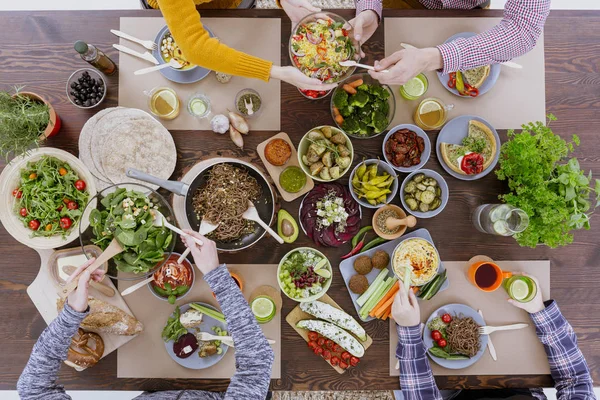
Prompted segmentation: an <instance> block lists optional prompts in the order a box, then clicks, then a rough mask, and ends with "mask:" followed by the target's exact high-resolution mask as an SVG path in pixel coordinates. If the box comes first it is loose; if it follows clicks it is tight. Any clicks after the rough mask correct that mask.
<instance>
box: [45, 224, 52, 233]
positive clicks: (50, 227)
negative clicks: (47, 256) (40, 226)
mask: <svg viewBox="0 0 600 400" xmlns="http://www.w3.org/2000/svg"><path fill="white" fill-rule="evenodd" d="M44 230H45V231H46V232H50V231H51V230H52V224H48V225H46V227H45V228H44Z"/></svg>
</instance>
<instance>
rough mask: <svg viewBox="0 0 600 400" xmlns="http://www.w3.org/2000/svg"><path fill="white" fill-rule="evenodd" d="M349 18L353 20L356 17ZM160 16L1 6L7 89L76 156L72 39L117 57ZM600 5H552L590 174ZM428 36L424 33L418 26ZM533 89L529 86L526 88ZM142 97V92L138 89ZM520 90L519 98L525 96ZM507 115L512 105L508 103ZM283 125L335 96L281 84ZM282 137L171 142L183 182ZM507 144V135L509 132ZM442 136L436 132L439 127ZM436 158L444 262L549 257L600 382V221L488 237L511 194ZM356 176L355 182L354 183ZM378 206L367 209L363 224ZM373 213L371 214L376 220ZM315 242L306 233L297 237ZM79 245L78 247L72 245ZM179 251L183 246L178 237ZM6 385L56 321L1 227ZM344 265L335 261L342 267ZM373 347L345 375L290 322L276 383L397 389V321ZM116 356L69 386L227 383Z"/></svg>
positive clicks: (83, 116)
mask: <svg viewBox="0 0 600 400" xmlns="http://www.w3.org/2000/svg"><path fill="white" fill-rule="evenodd" d="M385 13H386V15H387V16H394V17H396V16H397V17H425V16H427V17H431V16H440V17H453V16H461V17H462V16H465V15H466V16H473V17H478V16H493V17H498V16H501V15H502V13H501V12H500V11H473V12H458V11H447V12H442V11H403V10H386V11H385ZM340 14H342V15H344V16H346V17H350V16H351V14H352V12H351V11H349V10H346V11H342V12H340ZM157 15H159V14H158V13H157V12H153V11H94V12H11V13H8V12H6V13H0V32H2V35H1V36H2V45H0V87H1V88H2V89H8V88H9V87H10V86H12V85H22V84H26V85H27V86H28V88H29V89H31V90H33V91H35V92H38V93H40V94H42V95H45V96H47V97H48V98H49V99H50V100H51V102H52V104H53V105H54V106H55V108H56V109H57V111H58V113H59V114H60V116H61V117H62V119H63V127H62V130H61V132H60V133H59V135H58V136H56V137H55V138H52V139H51V140H49V141H48V143H47V145H49V146H55V147H59V148H61V149H64V150H67V151H69V152H71V153H73V154H75V155H77V154H78V151H77V138H78V135H79V131H80V129H81V127H82V125H83V124H84V122H85V121H86V120H87V119H88V118H89V117H91V116H92V115H93V114H94V113H95V112H97V111H98V110H94V111H82V110H79V109H77V108H75V107H74V106H72V105H71V104H70V103H69V101H68V100H67V98H66V95H65V83H66V80H67V78H68V77H69V74H70V73H71V72H72V71H73V70H75V69H77V68H81V67H83V66H85V63H83V62H82V61H81V60H80V59H79V56H78V54H77V53H76V52H75V51H74V50H73V42H74V41H76V40H78V39H82V40H86V41H89V42H90V43H93V44H96V45H98V46H99V47H100V48H101V49H103V50H107V51H108V53H109V55H110V56H111V57H113V59H115V60H118V55H117V54H116V53H115V51H114V50H113V49H112V47H111V44H112V43H116V42H117V40H116V39H115V37H114V36H113V35H112V34H110V33H109V29H111V28H112V29H118V28H119V17H121V16H157ZM203 15H205V16H210V17H219V16H228V17H231V16H240V17H242V16H243V17H283V16H284V15H283V13H282V12H280V11H259V10H252V11H214V12H208V11H207V12H203ZM282 24H283V29H282V47H281V63H282V64H283V65H289V64H290V62H289V59H288V55H287V54H288V53H287V41H288V32H290V23H289V20H288V19H287V18H285V17H284V18H282ZM599 26H600V12H594V11H580V12H570V11H558V12H556V11H553V12H552V13H551V15H550V17H549V19H548V22H547V24H546V33H545V35H546V37H545V39H546V80H547V86H546V91H547V110H548V112H552V113H554V114H556V115H557V116H558V118H559V120H558V121H556V122H555V123H553V129H554V131H555V132H556V133H559V134H561V135H564V136H565V137H567V135H570V134H573V133H577V134H579V135H580V137H581V142H582V144H583V145H582V146H581V148H579V149H578V150H577V152H576V155H577V156H578V157H579V160H580V162H581V165H582V167H583V168H584V169H586V170H588V169H592V170H593V172H594V174H595V175H596V176H600V166H599V164H598V162H599V160H600V156H599V154H600V137H599V136H598V135H600V112H599V111H600V107H599V106H600V29H599V28H598V27H599ZM415 34H418V33H415ZM365 53H366V54H367V60H366V62H367V64H369V63H370V64H372V63H373V62H374V61H375V59H378V58H380V57H382V56H383V29H382V28H381V27H380V28H379V29H378V30H377V32H376V33H375V35H374V37H373V38H372V39H371V40H370V41H369V43H368V45H367V46H366V49H365ZM108 82H109V86H108V89H109V92H108V98H107V100H106V101H105V103H104V104H103V106H106V107H109V106H110V107H112V106H116V105H117V84H118V78H117V77H116V76H115V77H109V78H108ZM523 90H527V88H523ZM140 95H141V94H140ZM515 96H518V93H515ZM498 112H502V110H498ZM281 117H282V118H281V121H282V122H281V127H282V130H283V131H286V132H288V133H289V134H290V136H291V137H292V139H293V140H294V142H296V143H298V141H299V139H300V137H301V136H302V135H303V134H304V133H305V132H307V131H308V130H309V129H310V128H312V127H314V126H317V125H322V124H330V123H333V121H332V120H331V116H330V112H329V99H326V100H321V101H307V100H305V99H304V98H303V97H302V96H301V95H300V94H299V93H298V91H297V90H296V88H294V87H292V86H290V85H287V84H283V85H282V113H281ZM272 134H273V132H256V131H253V132H251V133H250V135H249V136H247V137H245V138H244V140H245V141H246V146H245V148H246V150H245V151H239V150H237V149H236V148H234V146H233V144H232V143H231V141H230V140H229V138H228V137H227V135H224V136H219V135H214V134H212V133H210V136H209V137H210V140H203V138H204V137H208V136H204V135H203V133H201V132H192V131H176V132H173V137H174V139H175V143H176V144H177V148H178V153H179V154H178V163H177V171H176V172H175V174H174V175H173V176H174V177H175V178H178V177H180V176H181V175H182V171H184V170H186V169H187V168H190V167H191V166H192V165H194V164H195V163H196V162H197V161H198V160H200V159H203V158H208V157H213V156H217V155H225V156H233V157H239V158H243V159H245V160H251V161H253V162H255V163H257V164H258V165H261V162H260V160H259V158H258V156H257V154H256V151H255V149H256V146H257V145H258V144H259V143H260V142H262V141H263V140H265V139H266V138H267V137H269V136H270V135H272ZM501 137H502V140H503V141H504V140H506V132H501ZM431 139H432V141H435V139H436V133H431ZM381 142H382V137H379V138H375V139H372V140H367V141H361V142H360V146H355V149H356V153H357V154H356V156H355V160H356V161H355V162H358V160H360V159H362V158H363V156H368V157H373V156H377V155H380V152H381ZM434 158H435V154H432V160H430V161H429V163H428V168H433V169H435V170H437V171H438V172H440V173H441V174H442V175H443V176H444V177H445V178H446V179H447V180H448V182H449V183H450V190H451V193H450V203H449V204H448V207H447V209H446V210H445V211H444V212H443V213H442V214H441V215H440V216H438V217H436V218H433V219H430V220H421V221H420V222H419V223H420V227H424V228H427V229H429V231H430V232H431V234H432V236H433V237H434V238H435V241H436V244H437V246H438V248H439V250H440V253H441V257H442V258H443V259H444V260H468V259H469V258H470V257H471V256H473V255H475V254H486V255H488V256H490V257H492V258H495V259H499V260H514V259H520V260H522V259H551V260H552V296H553V297H554V298H555V299H556V300H557V301H558V303H559V305H560V306H561V309H562V311H563V313H564V315H565V316H566V317H567V319H568V320H569V321H570V322H571V324H572V325H573V327H574V328H575V331H576V333H577V335H578V337H579V344H580V346H581V349H582V350H583V353H584V354H585V356H586V357H587V361H588V364H589V366H590V369H591V371H593V377H594V379H595V380H596V381H600V328H599V327H600V290H598V287H599V286H600V277H599V276H600V274H599V270H598V267H599V266H598V264H600V247H598V237H600V221H598V219H597V218H594V220H593V221H592V225H593V226H594V228H593V229H592V230H591V231H587V232H577V234H576V235H575V243H574V244H572V245H570V246H568V247H565V248H562V249H557V250H551V249H549V248H545V247H539V248H537V249H535V250H533V249H527V248H521V247H519V246H518V245H517V244H516V243H515V241H514V240H513V239H511V238H500V237H495V236H488V235H481V234H479V233H477V232H476V231H475V229H474V228H473V227H472V225H471V222H470V220H469V214H470V212H471V211H472V210H473V208H474V207H475V206H476V205H478V204H481V203H484V202H495V201H497V195H498V194H499V193H502V192H504V191H505V190H506V188H505V186H504V184H503V183H501V182H499V181H498V180H497V179H496V178H495V176H494V174H489V175H488V176H487V177H485V178H484V179H482V180H480V181H477V182H476V183H469V182H464V181H459V180H457V179H454V178H452V177H449V176H448V175H447V174H446V173H445V172H444V171H443V170H442V168H441V167H440V165H439V162H438V160H436V159H434ZM345 181H347V179H346V180H345ZM298 205H299V201H296V202H294V203H292V204H285V208H286V209H287V210H288V211H290V212H291V213H292V214H294V215H297V208H298ZM371 215H372V214H371V212H368V211H367V212H366V216H365V221H367V220H368V219H369V220H370V217H371ZM367 218H368V219H367ZM295 244H296V245H298V246H303V245H308V246H312V245H313V244H312V242H310V240H309V239H308V238H307V237H306V236H305V235H301V237H300V238H299V240H298V241H297V242H296V243H295ZM74 245H76V243H74ZM348 247H349V246H344V247H342V248H339V249H326V250H325V253H326V254H327V255H328V256H329V257H330V259H331V260H333V261H335V260H339V256H340V255H342V253H345V252H347V251H348ZM178 250H181V243H179V244H178ZM288 250H289V246H286V247H283V246H273V241H272V240H270V239H263V240H262V241H261V242H260V243H259V244H257V245H256V247H254V248H253V249H252V251H247V252H244V253H241V254H237V255H222V261H225V262H229V263H233V262H237V263H241V262H243V263H277V262H279V260H280V258H281V256H282V255H283V254H284V253H285V252H287V251H288ZM0 254H1V255H2V256H1V257H0V320H1V321H2V323H1V324H0V354H2V360H3V362H2V363H0V389H14V388H15V385H16V382H17V379H18V377H19V375H20V373H21V371H22V370H23V367H24V366H25V363H26V362H27V359H28V357H29V353H30V351H31V348H32V346H33V344H34V343H35V341H36V340H37V338H38V337H39V335H40V333H41V332H42V331H43V330H44V328H45V327H46V324H45V323H44V321H43V320H42V318H41V317H40V315H39V314H38V312H37V310H36V309H35V307H34V306H33V304H32V303H31V301H30V300H29V298H28V296H27V294H26V291H25V290H26V287H27V286H28V285H29V284H30V283H31V282H32V280H33V279H34V277H35V276H36V274H37V272H38V268H39V258H38V256H37V254H36V252H35V251H34V250H31V249H29V248H26V247H25V246H23V245H21V244H19V243H18V242H16V241H15V240H14V239H13V238H12V237H11V236H10V235H9V234H8V233H7V232H6V231H5V230H4V229H3V228H2V229H0ZM335 269H336V270H337V268H335ZM329 295H331V297H333V298H334V299H335V301H337V302H338V303H339V304H340V305H342V306H343V307H344V308H345V309H346V310H348V311H352V310H353V306H352V304H351V300H350V296H349V295H348V293H347V291H346V288H345V286H344V283H343V281H342V278H341V276H340V274H339V273H337V274H336V275H335V278H334V282H333V284H332V286H331V289H330V290H329ZM294 306H295V303H292V302H291V301H289V300H286V301H285V303H284V309H283V313H284V315H287V313H288V312H289V311H290V310H291V309H292V307H294ZM366 329H367V331H368V333H369V334H370V335H371V336H372V337H373V339H374V344H373V346H372V347H371V348H370V349H369V351H368V352H367V353H366V355H365V357H364V358H363V361H362V362H361V364H360V367H359V368H355V369H352V370H351V371H348V372H347V373H346V374H344V375H338V374H337V373H336V372H335V371H334V370H333V369H332V368H331V367H329V366H328V365H327V364H326V363H324V362H319V361H318V359H316V358H315V356H314V355H311V354H310V353H309V352H308V351H307V350H306V343H305V342H304V340H303V339H302V338H301V337H300V336H298V335H297V334H296V333H295V332H294V331H293V330H292V328H291V327H289V326H288V325H287V324H286V323H283V327H282V334H283V338H282V340H283V344H284V345H283V346H282V347H283V349H284V353H283V364H282V368H283V373H282V376H283V377H282V379H280V380H277V381H273V383H272V388H273V389H275V390H277V389H281V390H309V389H310V390H319V389H332V390H357V389H397V388H398V386H399V384H398V380H397V379H396V378H391V377H389V376H388V361H387V360H388V354H387V352H388V324H387V321H386V322H379V321H374V322H371V323H369V324H366ZM116 357H117V355H116V353H113V354H111V355H110V356H108V357H107V358H106V359H104V360H103V361H102V362H101V363H99V364H98V365H97V366H95V367H94V368H91V369H89V370H87V371H85V372H80V373H79V372H75V371H74V370H72V369H70V368H62V369H61V372H60V379H59V382H60V383H61V384H64V385H66V387H67V388H68V389H121V390H141V389H144V390H160V389H176V388H180V389H181V388H194V389H200V388H203V389H210V390H223V389H224V388H225V387H226V386H227V383H228V382H227V381H200V380H162V379H116V361H117V360H116ZM437 382H438V385H439V386H440V387H442V388H459V387H461V388H463V387H477V388H483V387H488V388H490V387H506V386H511V387H539V386H551V385H552V380H551V379H550V377H549V376H527V377H518V376H468V377H467V376H453V377H443V378H442V377H440V378H437Z"/></svg>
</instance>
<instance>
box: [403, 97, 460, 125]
mask: <svg viewBox="0 0 600 400" xmlns="http://www.w3.org/2000/svg"><path fill="white" fill-rule="evenodd" d="M453 108H454V105H453V104H448V105H445V104H444V103H443V102H442V101H441V100H440V99H437V98H435V97H429V98H427V99H425V100H423V101H421V103H419V105H418V106H417V108H416V109H415V113H414V115H413V119H414V121H415V124H417V125H418V126H419V127H420V128H422V129H425V130H431V129H438V128H440V127H441V126H442V125H444V124H445V123H446V120H447V119H448V111H450V110H452V109H453Z"/></svg>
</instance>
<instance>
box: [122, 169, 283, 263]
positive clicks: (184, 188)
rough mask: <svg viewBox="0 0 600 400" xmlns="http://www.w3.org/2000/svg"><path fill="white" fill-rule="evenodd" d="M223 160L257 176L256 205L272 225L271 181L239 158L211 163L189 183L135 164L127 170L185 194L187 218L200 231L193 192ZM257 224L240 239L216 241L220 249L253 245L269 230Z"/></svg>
mask: <svg viewBox="0 0 600 400" xmlns="http://www.w3.org/2000/svg"><path fill="white" fill-rule="evenodd" d="M223 163H226V164H230V165H233V166H234V167H237V168H241V169H244V170H246V171H248V173H249V174H250V176H252V177H254V178H255V179H256V181H257V182H258V184H259V185H260V187H261V192H262V194H261V197H260V198H259V199H258V200H256V201H255V202H254V206H255V207H256V210H257V211H258V215H259V216H260V218H261V219H262V220H263V221H265V222H266V223H267V224H269V225H270V224H271V222H272V220H273V216H274V214H275V205H274V204H275V196H274V195H273V191H272V189H271V185H269V183H268V182H267V179H266V178H265V177H264V176H263V174H262V173H260V171H259V170H258V169H257V168H256V167H254V166H253V165H252V164H250V163H247V162H244V161H240V160H236V159H227V160H226V161H218V162H215V163H213V164H211V165H209V166H208V167H206V168H204V169H203V170H202V171H200V172H199V173H198V175H196V177H195V178H194V180H193V181H192V183H190V184H187V183H184V182H180V181H169V180H165V179H160V178H156V177H154V176H152V175H148V174H146V173H144V172H141V171H138V170H135V169H132V168H130V169H128V170H127V176H128V177H130V178H134V179H138V180H141V181H144V182H148V183H152V184H154V185H158V186H160V187H162V188H165V189H167V190H169V191H171V192H173V193H175V194H177V195H180V196H184V197H185V213H186V215H187V219H188V222H189V224H190V226H191V228H192V230H195V231H197V230H198V229H200V220H199V219H198V218H197V217H196V212H195V211H194V207H193V205H192V201H193V198H194V195H195V194H196V191H197V190H198V188H200V187H202V186H203V185H204V184H205V183H206V180H207V179H208V174H209V172H210V170H211V169H212V168H213V167H214V166H215V165H217V164H223ZM255 227H256V229H255V231H254V232H253V233H250V234H247V235H244V236H242V237H241V238H240V239H237V240H235V241H231V242H220V241H215V243H216V244H217V249H219V250H221V251H238V250H242V249H245V248H247V247H250V246H252V245H253V244H255V243H256V242H258V241H259V240H260V239H261V238H262V237H263V236H264V235H265V233H266V232H265V230H264V229H263V228H262V227H261V226H260V225H258V224H255Z"/></svg>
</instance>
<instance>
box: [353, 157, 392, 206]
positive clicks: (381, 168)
mask: <svg viewBox="0 0 600 400" xmlns="http://www.w3.org/2000/svg"><path fill="white" fill-rule="evenodd" d="M364 162H365V164H366V165H367V167H369V166H370V165H373V164H376V163H379V164H378V165H377V173H378V174H381V173H383V172H387V173H388V174H390V175H392V176H394V177H395V178H394V182H393V183H392V186H390V190H391V191H392V192H391V193H388V194H387V198H386V200H385V203H380V204H377V205H376V206H374V205H371V204H370V203H369V202H368V201H366V200H363V199H359V198H358V195H357V194H356V192H355V191H354V187H353V186H352V180H353V179H354V174H356V170H357V169H358V167H360V166H361V165H362V162H360V163H359V164H358V165H357V166H356V167H354V169H353V170H352V174H350V181H349V182H348V186H349V187H350V194H351V195H352V197H353V198H354V200H356V201H357V202H358V204H360V205H361V206H363V207H367V208H379V207H382V206H384V205H386V204H389V203H390V202H391V201H392V200H393V199H394V196H396V193H397V192H398V176H397V175H396V171H394V168H392V166H391V165H389V164H388V163H387V162H385V161H381V160H375V159H370V160H365V161H364Z"/></svg>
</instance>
